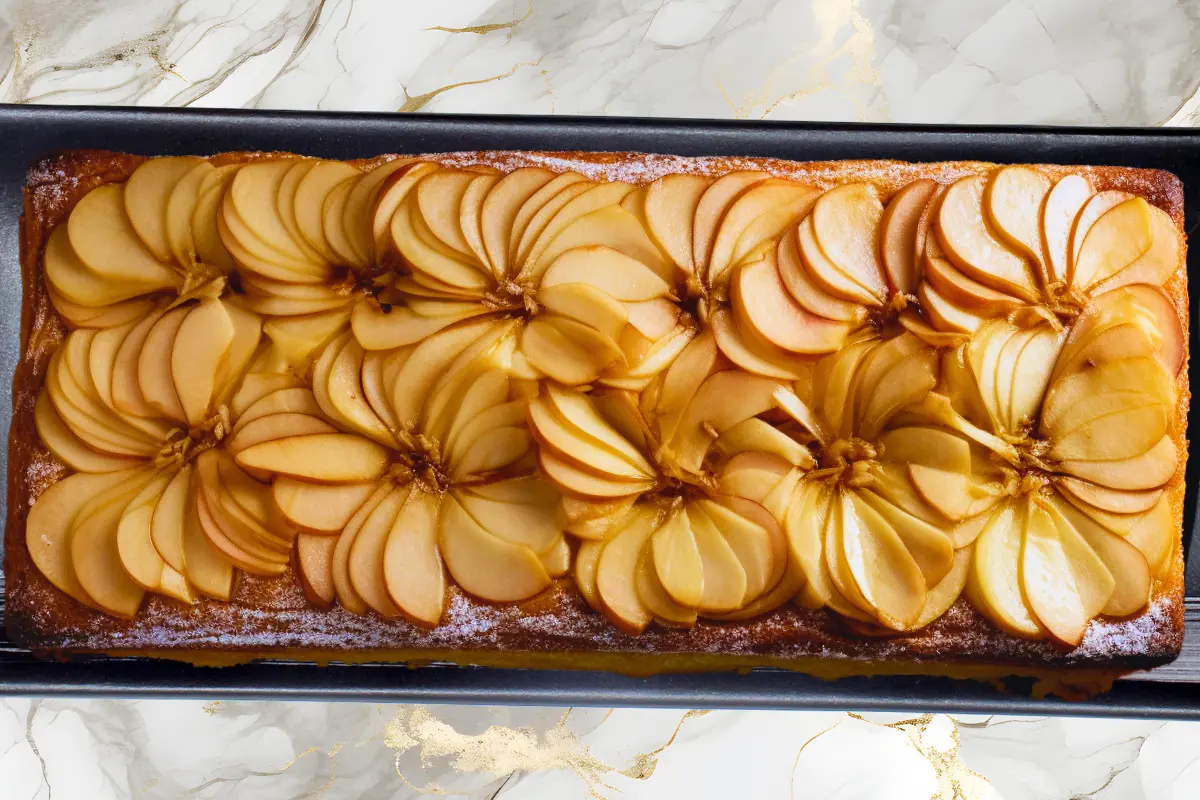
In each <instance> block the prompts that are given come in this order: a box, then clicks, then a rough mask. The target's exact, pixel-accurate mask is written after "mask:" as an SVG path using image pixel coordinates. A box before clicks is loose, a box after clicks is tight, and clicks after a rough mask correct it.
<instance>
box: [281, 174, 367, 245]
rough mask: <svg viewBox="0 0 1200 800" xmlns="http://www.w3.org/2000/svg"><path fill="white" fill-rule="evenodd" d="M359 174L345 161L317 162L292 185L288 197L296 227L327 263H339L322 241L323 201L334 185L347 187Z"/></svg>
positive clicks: (326, 242)
mask: <svg viewBox="0 0 1200 800" xmlns="http://www.w3.org/2000/svg"><path fill="white" fill-rule="evenodd" d="M360 174H361V172H360V170H359V169H358V168H357V167H355V166H354V165H353V164H348V163H346V162H345V161H318V162H316V163H315V164H314V165H313V166H312V168H310V169H309V170H308V172H306V173H305V174H304V177H302V178H301V179H300V182H299V183H298V184H297V185H296V192H295V195H294V196H293V198H292V215H293V216H294V217H295V220H296V228H297V230H298V231H299V232H300V235H301V236H302V237H303V238H304V241H305V242H306V243H307V244H308V246H309V247H311V248H313V249H314V250H316V251H317V252H318V253H320V254H321V255H322V256H324V257H325V259H326V260H327V261H329V262H331V263H340V260H339V258H338V253H337V251H335V250H334V249H333V247H332V246H331V245H330V243H329V241H328V240H327V239H326V238H325V231H324V207H325V201H326V199H327V198H328V197H329V195H330V194H331V193H332V192H333V190H334V189H335V188H336V187H337V186H339V185H341V184H343V183H345V184H347V186H349V185H350V184H349V182H350V179H352V178H357V177H358V176H359V175H360ZM347 191H349V189H347Z"/></svg>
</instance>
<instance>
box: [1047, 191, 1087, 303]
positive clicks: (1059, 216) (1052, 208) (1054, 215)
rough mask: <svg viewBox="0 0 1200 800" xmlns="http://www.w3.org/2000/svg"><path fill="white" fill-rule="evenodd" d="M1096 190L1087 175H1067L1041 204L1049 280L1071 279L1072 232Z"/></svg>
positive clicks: (1049, 281) (1051, 281) (1050, 281)
mask: <svg viewBox="0 0 1200 800" xmlns="http://www.w3.org/2000/svg"><path fill="white" fill-rule="evenodd" d="M1094 191H1095V190H1094V189H1093V188H1092V184H1091V182H1090V181H1089V180H1088V179H1087V178H1084V177H1083V176H1081V175H1067V176H1065V177H1063V178H1060V179H1059V181H1058V182H1057V183H1056V184H1054V188H1052V189H1051V190H1050V193H1049V194H1047V195H1046V200H1045V203H1044V204H1043V205H1042V249H1043V250H1044V252H1045V253H1046V268H1047V269H1046V281H1047V283H1055V282H1058V281H1067V280H1068V278H1067V276H1068V275H1069V274H1070V266H1069V265H1070V264H1071V261H1072V257H1073V252H1074V251H1073V250H1072V245H1071V231H1072V230H1073V228H1074V227H1075V220H1076V219H1078V218H1079V214H1080V211H1081V210H1082V209H1083V207H1084V205H1086V204H1087V202H1088V198H1090V197H1091V196H1092V193H1093V192H1094ZM1081 243H1082V242H1081Z"/></svg>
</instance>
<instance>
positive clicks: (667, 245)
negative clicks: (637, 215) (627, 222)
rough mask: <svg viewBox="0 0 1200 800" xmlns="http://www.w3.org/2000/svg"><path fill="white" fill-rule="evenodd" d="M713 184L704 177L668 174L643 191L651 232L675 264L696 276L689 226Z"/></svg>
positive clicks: (690, 228)
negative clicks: (706, 192) (701, 200)
mask: <svg viewBox="0 0 1200 800" xmlns="http://www.w3.org/2000/svg"><path fill="white" fill-rule="evenodd" d="M711 183H712V180H711V179H710V178H707V177H705V176H703V175H682V174H671V175H664V176H663V177H661V178H659V179H658V180H656V181H655V182H654V183H652V184H650V186H649V187H647V189H646V203H645V209H646V220H647V222H648V223H649V224H648V227H649V228H650V233H651V234H652V235H653V236H654V238H655V240H656V241H657V242H658V244H659V246H660V247H662V248H663V250H665V251H666V252H667V255H669V256H670V257H671V260H672V261H674V262H675V264H676V265H677V266H678V267H680V268H681V269H683V270H684V271H685V272H687V273H689V274H695V273H696V272H697V269H696V263H697V262H696V261H695V258H694V251H693V238H692V224H693V221H694V220H695V217H696V207H697V206H698V205H699V203H700V198H701V197H702V196H703V195H704V192H705V191H706V190H707V189H708V187H709V185H710V184H711Z"/></svg>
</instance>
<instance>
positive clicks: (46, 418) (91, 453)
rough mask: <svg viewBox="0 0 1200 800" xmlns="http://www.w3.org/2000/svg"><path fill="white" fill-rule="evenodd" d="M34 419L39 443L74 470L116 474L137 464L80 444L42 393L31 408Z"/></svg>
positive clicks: (78, 439) (82, 443) (125, 457)
mask: <svg viewBox="0 0 1200 800" xmlns="http://www.w3.org/2000/svg"><path fill="white" fill-rule="evenodd" d="M33 419H34V424H35V425H36V427H37V432H38V436H40V437H41V439H42V443H43V444H45V445H46V447H47V448H48V449H49V450H50V452H51V453H53V454H54V456H55V457H56V458H58V459H59V460H60V461H62V462H63V463H65V464H66V465H67V466H68V467H70V468H71V469H73V470H76V471H78V472H92V473H97V472H115V471H117V470H125V469H129V468H131V467H134V466H137V464H138V461H137V459H134V458H130V457H127V456H116V455H110V454H108V453H104V452H101V451H99V450H96V449H95V448H94V447H91V446H89V445H88V444H86V443H85V442H83V441H82V440H80V438H79V437H78V436H76V435H75V434H74V433H72V432H71V429H70V428H68V427H67V425H66V424H65V423H64V422H63V421H62V418H61V417H59V416H58V412H57V411H55V410H54V404H53V403H51V402H50V398H49V397H48V396H47V395H46V393H45V392H42V393H41V394H39V395H38V399H37V402H36V403H35V404H34V412H33Z"/></svg>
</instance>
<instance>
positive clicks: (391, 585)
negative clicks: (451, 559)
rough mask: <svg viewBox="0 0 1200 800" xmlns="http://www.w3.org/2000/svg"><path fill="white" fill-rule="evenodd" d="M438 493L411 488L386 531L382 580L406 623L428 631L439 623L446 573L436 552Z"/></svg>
mask: <svg viewBox="0 0 1200 800" xmlns="http://www.w3.org/2000/svg"><path fill="white" fill-rule="evenodd" d="M440 502H441V500H440V498H439V496H438V495H437V494H433V493H430V492H426V491H422V490H421V489H419V488H416V489H414V490H413V491H412V492H411V493H410V494H409V496H408V498H407V499H406V501H405V503H404V506H403V508H401V510H400V513H399V515H398V516H397V517H396V520H395V522H394V523H393V524H392V527H391V530H390V531H389V532H388V538H387V544H386V546H385V548H384V553H383V578H384V582H385V584H386V586H387V591H388V595H389V597H390V598H391V600H392V602H393V603H395V604H396V608H398V609H399V611H400V613H401V614H403V615H404V617H405V618H406V619H408V620H409V621H411V622H413V623H415V624H417V625H421V626H423V627H427V628H433V627H436V626H437V624H438V623H439V622H440V621H441V617H442V612H443V609H444V608H445V603H446V572H445V569H444V568H443V566H442V557H441V554H440V553H439V551H438V513H439V504H440Z"/></svg>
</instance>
